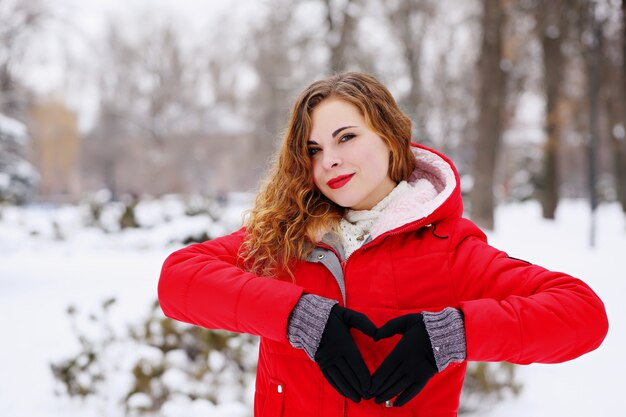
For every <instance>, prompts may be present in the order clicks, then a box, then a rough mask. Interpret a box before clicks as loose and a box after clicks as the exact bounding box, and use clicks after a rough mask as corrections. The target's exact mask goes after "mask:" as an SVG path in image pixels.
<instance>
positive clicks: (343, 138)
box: [339, 133, 356, 142]
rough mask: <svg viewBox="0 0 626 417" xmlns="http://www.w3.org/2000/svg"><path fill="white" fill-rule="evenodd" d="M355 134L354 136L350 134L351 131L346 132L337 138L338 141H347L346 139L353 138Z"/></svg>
mask: <svg viewBox="0 0 626 417" xmlns="http://www.w3.org/2000/svg"><path fill="white" fill-rule="evenodd" d="M355 136H356V135H354V134H352V133H348V134H346V135H343V136H342V137H341V139H339V142H347V141H349V140H350V139H352V138H354V137H355Z"/></svg>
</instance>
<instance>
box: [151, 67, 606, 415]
mask: <svg viewBox="0 0 626 417" xmlns="http://www.w3.org/2000/svg"><path fill="white" fill-rule="evenodd" d="M462 213H463V204H462V200H461V194H460V190H459V176H458V173H457V171H456V169H455V168H454V166H453V164H452V163H451V162H450V160H449V159H448V158H446V157H445V156H444V155H442V154H440V153H438V152H436V151H434V150H432V149H428V148H426V147H424V146H420V145H417V144H414V143H411V121H410V120H409V118H408V117H407V116H406V115H405V114H403V113H402V112H401V111H400V109H399V108H398V106H397V104H396V102H395V101H394V99H393V97H392V96H391V94H390V93H389V91H388V90H387V89H386V88H385V87H384V86H383V85H382V84H381V83H380V82H378V81H377V80H376V79H374V78H373V77H371V76H369V75H366V74H362V73H354V72H351V73H342V74H338V75H335V76H332V77H330V78H327V79H324V80H321V81H317V82H315V83H313V84H311V85H310V86H309V87H308V88H306V89H305V90H304V91H303V92H302V93H301V95H300V96H299V97H298V98H297V100H296V102H295V104H294V105H293V108H292V111H291V117H290V120H289V124H288V127H287V130H286V132H285V134H284V138H283V141H282V144H281V146H280V149H279V151H278V154H277V157H276V159H275V161H274V162H273V166H272V168H271V171H270V172H269V175H268V177H267V179H266V180H265V182H264V183H263V185H262V187H261V190H260V192H259V194H258V196H257V198H256V202H255V205H254V207H253V209H252V210H251V213H250V216H249V219H248V220H247V222H246V226H245V227H244V228H242V229H241V230H239V231H237V232H235V233H232V234H230V235H228V236H224V237H221V238H218V239H215V240H211V241H207V242H204V243H200V244H195V245H191V246H189V247H186V248H184V249H181V250H178V251H176V252H174V253H173V254H171V255H170V256H169V257H168V258H167V260H166V261H165V263H164V265H163V270H162V274H161V278H160V281H159V301H160V304H161V307H162V309H163V311H164V313H165V314H166V315H167V316H168V317H171V318H173V319H176V320H180V321H184V322H187V323H193V324H196V325H199V326H203V327H206V328H209V329H226V330H231V331H235V332H245V333H250V334H254V335H258V336H260V337H261V344H260V351H259V362H258V370H257V380H256V394H255V406H254V415H255V416H262V417H267V416H298V417H307V416H311V417H313V416H316V417H332V416H456V415H457V410H458V408H459V397H460V393H461V387H462V384H463V378H464V375H465V368H466V363H467V361H509V362H512V363H518V364H528V363H531V362H541V363H555V362H563V361H566V360H570V359H573V358H576V357H578V356H580V355H582V354H584V353H586V352H589V351H591V350H593V349H595V348H597V347H598V346H599V345H600V343H601V342H602V340H603V339H604V337H605V335H606V332H607V329H608V322H607V317H606V312H605V310H604V306H603V304H602V301H600V299H599V298H598V297H597V295H596V294H595V293H594V292H593V291H592V290H591V289H590V288H589V287H588V286H587V285H586V284H585V283H583V282H582V281H580V280H578V279H576V278H573V277H571V276H569V275H566V274H564V273H560V272H552V271H548V270H546V269H544V268H542V267H540V266H537V265H533V264H530V263H528V262H525V261H522V260H518V259H515V258H511V257H509V256H508V255H507V254H506V253H505V252H502V251H500V250H497V249H495V248H493V247H491V246H489V245H488V244H487V239H486V237H485V235H484V233H482V232H481V231H480V230H479V229H478V228H477V227H476V226H475V225H474V224H473V223H472V222H471V221H469V220H467V219H464V218H463V217H462ZM378 326H380V327H378Z"/></svg>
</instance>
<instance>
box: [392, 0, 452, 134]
mask: <svg viewBox="0 0 626 417" xmlns="http://www.w3.org/2000/svg"><path fill="white" fill-rule="evenodd" d="M384 5H385V7H386V10H387V14H388V18H389V23H390V25H391V28H392V30H393V31H394V33H395V34H396V37H397V39H398V42H399V44H400V48H401V50H402V56H403V58H404V62H405V64H406V66H407V69H408V75H409V79H410V80H411V87H410V90H409V93H408V94H407V95H406V96H404V98H403V100H402V102H401V103H400V104H401V105H402V107H403V108H404V109H405V110H406V112H407V113H408V115H409V116H410V117H411V119H412V120H414V121H415V122H416V125H415V130H416V136H417V137H418V138H419V139H420V140H426V139H427V133H426V130H425V129H424V126H425V124H426V123H425V122H426V121H425V119H426V116H427V114H426V107H427V105H426V103H425V100H424V97H423V95H424V93H423V91H422V77H421V69H422V65H423V64H422V51H423V48H424V39H425V38H426V36H425V35H426V33H427V30H428V27H429V26H428V25H429V22H431V21H432V20H433V17H434V15H435V4H434V3H433V2H432V1H430V0H426V1H419V0H406V1H404V0H403V1H395V2H385V3H384ZM444 94H445V93H444Z"/></svg>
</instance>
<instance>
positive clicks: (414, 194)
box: [370, 147, 457, 239]
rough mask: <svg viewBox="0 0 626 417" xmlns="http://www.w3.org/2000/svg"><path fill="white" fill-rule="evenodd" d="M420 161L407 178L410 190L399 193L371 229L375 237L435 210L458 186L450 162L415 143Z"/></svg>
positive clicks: (417, 159)
mask: <svg viewBox="0 0 626 417" xmlns="http://www.w3.org/2000/svg"><path fill="white" fill-rule="evenodd" d="M411 151H412V152H413V155H415V162H416V163H417V165H416V168H415V170H414V171H413V174H411V177H410V178H409V179H408V181H407V182H408V183H409V186H410V188H409V190H408V191H406V192H405V193H403V194H400V195H399V196H398V197H396V198H395V199H394V200H393V201H391V203H389V205H388V206H387V207H386V208H385V209H384V210H383V211H382V212H381V213H380V216H379V217H378V220H377V221H376V223H375V224H374V225H373V226H372V229H371V230H370V236H371V237H372V239H374V238H376V237H378V236H380V235H382V234H383V233H385V232H388V231H390V230H393V229H397V228H398V227H401V226H404V225H405V224H408V223H411V222H414V221H416V220H420V219H423V218H425V217H427V216H428V215H430V214H432V213H433V212H434V211H435V210H436V209H437V208H438V207H439V206H441V205H442V204H443V203H444V202H445V201H446V200H447V199H448V197H450V195H451V194H452V192H453V191H454V189H455V188H456V186H457V182H456V176H455V175H454V171H453V170H452V167H451V166H450V164H449V163H448V162H447V161H445V160H444V159H443V158H441V157H440V156H439V155H437V154H436V153H434V152H431V151H429V150H426V149H422V148H417V147H412V148H411Z"/></svg>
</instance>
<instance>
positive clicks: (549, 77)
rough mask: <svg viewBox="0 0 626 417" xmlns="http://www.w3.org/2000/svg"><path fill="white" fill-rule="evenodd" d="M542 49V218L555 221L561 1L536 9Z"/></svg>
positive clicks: (562, 33) (561, 31) (558, 134)
mask: <svg viewBox="0 0 626 417" xmlns="http://www.w3.org/2000/svg"><path fill="white" fill-rule="evenodd" d="M537 11H538V12H539V13H538V16H537V17H538V21H539V30H540V37H541V46H542V49H543V68H544V88H545V95H546V113H545V130H546V143H545V145H544V155H543V158H544V159H543V181H542V187H541V197H540V200H541V207H542V211H543V217H544V218H546V219H554V214H555V212H556V207H557V205H558V202H559V178H558V176H559V174H558V171H559V170H558V155H559V148H560V139H559V136H560V134H561V118H560V116H559V101H560V98H561V91H562V84H563V74H562V71H563V61H564V57H563V53H562V52H561V43H562V39H563V36H564V32H565V29H566V21H565V19H566V17H565V13H563V12H564V10H563V4H562V2H561V1H560V0H551V1H546V2H541V3H540V6H539V7H538V8H537Z"/></svg>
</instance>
